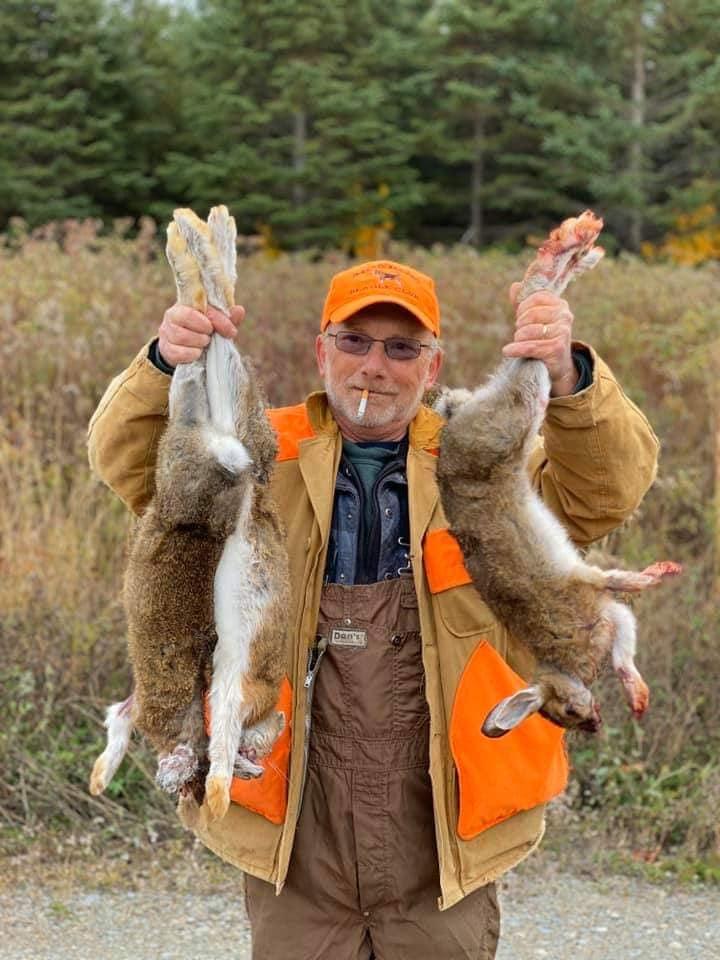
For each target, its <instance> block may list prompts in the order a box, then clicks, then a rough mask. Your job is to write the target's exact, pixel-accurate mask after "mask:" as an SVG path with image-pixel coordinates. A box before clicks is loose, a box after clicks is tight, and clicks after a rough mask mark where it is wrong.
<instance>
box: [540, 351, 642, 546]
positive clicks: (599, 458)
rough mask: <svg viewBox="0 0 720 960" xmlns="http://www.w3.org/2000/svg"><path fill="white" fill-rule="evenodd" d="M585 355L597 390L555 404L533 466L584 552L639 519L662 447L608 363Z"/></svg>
mask: <svg viewBox="0 0 720 960" xmlns="http://www.w3.org/2000/svg"><path fill="white" fill-rule="evenodd" d="M575 346H577V344H576V345H575ZM586 349H588V350H589V352H590V355H591V357H592V362H593V379H592V384H591V385H590V386H589V387H587V388H586V389H585V390H582V391H580V392H579V393H575V394H571V395H570V396H564V397H556V398H553V399H551V400H550V403H549V405H548V409H547V413H546V415H545V423H544V425H543V437H542V441H541V442H540V443H539V444H538V447H537V449H536V450H535V451H534V452H533V454H532V456H531V458H530V462H529V468H530V472H531V476H532V480H533V485H534V486H535V488H536V489H537V490H538V491H539V492H540V493H541V495H542V497H543V500H544V501H545V503H546V504H547V505H548V506H549V507H550V509H551V510H552V511H553V513H555V514H556V515H557V517H558V518H559V519H560V520H561V521H562V523H563V524H564V525H565V527H566V529H567V530H568V533H569V534H570V536H571V537H572V539H573V540H574V541H575V543H577V544H578V545H579V546H584V545H586V544H588V543H591V542H592V541H593V540H597V539H599V538H600V537H603V536H605V534H607V533H609V532H610V531H611V530H613V529H614V528H615V527H617V526H618V525H619V524H620V523H622V521H623V520H625V519H626V518H627V517H629V516H630V515H631V514H632V513H633V511H634V510H635V509H636V508H637V506H638V504H639V503H640V501H641V500H642V498H643V496H644V495H645V493H646V492H647V490H648V488H649V487H650V485H651V484H652V482H653V480H654V479H655V474H656V470H657V457H658V451H659V447H660V445H659V442H658V439H657V437H656V436H655V434H654V432H653V429H652V427H651V426H650V424H649V423H648V421H647V419H646V418H645V417H644V416H643V414H642V413H641V412H640V410H638V408H637V407H636V406H635V404H634V403H632V401H631V400H629V399H628V398H627V397H626V396H625V394H624V393H623V391H622V389H621V387H620V385H619V384H618V382H617V381H616V379H615V377H614V376H613V374H612V371H611V370H610V368H609V367H608V366H607V364H606V363H605V362H604V361H603V360H602V359H601V358H600V357H599V356H598V355H597V354H596V353H595V351H594V350H592V349H591V348H586Z"/></svg>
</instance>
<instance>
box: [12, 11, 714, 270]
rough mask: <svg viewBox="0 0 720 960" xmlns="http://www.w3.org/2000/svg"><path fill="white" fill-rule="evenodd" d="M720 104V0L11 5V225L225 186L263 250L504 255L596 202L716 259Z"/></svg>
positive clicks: (133, 207) (152, 203)
mask: <svg viewBox="0 0 720 960" xmlns="http://www.w3.org/2000/svg"><path fill="white" fill-rule="evenodd" d="M719 104H720V0H545V2H540V0H490V2H482V3H479V2H477V0H475V2H472V0H434V2H429V0H382V2H381V0H354V2H353V3H342V2H338V0H195V2H189V0H188V2H185V3H182V2H175V3H168V2H160V0H115V2H111V0H32V2H29V0H3V2H2V5H0V230H7V229H8V228H12V225H13V223H14V222H15V218H22V220H23V221H25V222H26V223H27V224H28V225H29V226H30V227H31V228H34V227H36V226H38V225H41V224H44V223H47V222H49V221H54V220H63V219H67V218H74V219H84V218H88V217H90V218H96V219H99V220H101V221H102V223H103V224H105V225H110V224H111V223H112V221H116V220H118V219H120V218H130V219H129V221H128V223H129V228H130V229H133V230H134V227H135V225H136V224H137V223H138V222H139V219H140V218H141V217H142V216H148V215H149V216H151V217H153V218H155V219H156V220H158V221H160V222H165V221H166V220H167V219H168V217H169V215H170V213H171V211H172V209H173V208H174V207H176V206H179V205H190V206H194V207H197V208H198V210H200V211H206V210H207V208H208V207H209V206H210V205H212V204H214V203H217V202H224V203H226V204H227V205H228V206H229V208H230V209H231V211H232V212H233V213H234V215H235V216H236V218H237V221H238V227H239V229H240V232H241V233H242V234H243V235H244V236H245V237H246V238H247V242H248V243H249V244H256V245H262V246H263V247H265V248H267V249H270V250H288V251H291V250H303V251H310V252H312V251H321V250H325V249H345V250H347V251H348V252H351V253H355V254H358V255H361V256H362V255H363V253H367V252H370V253H372V251H373V249H374V248H376V247H377V245H378V243H379V242H381V241H382V240H383V238H387V237H390V236H392V238H393V239H396V240H400V241H405V242H408V243H411V244H414V245H427V246H430V245H432V244H436V243H440V244H443V245H452V244H455V243H459V242H462V243H466V244H471V245H474V246H476V247H478V248H485V247H488V246H497V247H501V248H503V249H506V250H509V251H512V250H515V249H520V248H522V247H523V246H524V245H525V243H526V242H527V241H528V240H529V239H530V240H532V239H533V238H534V237H537V236H542V235H543V234H544V232H545V231H546V229H547V228H548V226H550V225H552V224H554V223H556V222H558V221H559V220H561V219H562V218H563V217H565V216H568V215H570V214H572V213H575V212H578V211H579V210H581V209H583V208H584V207H586V206H589V207H592V208H594V209H596V210H597V211H598V212H599V213H601V214H602V216H603V217H604V219H605V222H606V231H605V234H604V242H605V244H606V246H609V248H610V249H611V250H612V249H615V250H622V249H625V250H630V251H633V252H642V253H645V254H652V253H655V254H657V253H662V252H663V251H666V250H668V249H670V248H671V247H672V244H673V242H675V243H677V238H678V236H680V238H681V239H682V236H683V235H684V236H685V237H686V239H687V243H686V244H685V246H686V247H688V246H690V247H694V248H698V245H699V253H698V249H694V252H692V253H690V254H689V255H686V256H685V257H684V259H685V260H686V261H687V260H688V259H690V261H691V262H697V261H698V260H702V259H715V258H718V257H720V214H719V213H718V211H720V150H719V148H720V107H719ZM669 245H670V246H669ZM681 245H682V244H681ZM680 259H683V258H682V257H681V258H680Z"/></svg>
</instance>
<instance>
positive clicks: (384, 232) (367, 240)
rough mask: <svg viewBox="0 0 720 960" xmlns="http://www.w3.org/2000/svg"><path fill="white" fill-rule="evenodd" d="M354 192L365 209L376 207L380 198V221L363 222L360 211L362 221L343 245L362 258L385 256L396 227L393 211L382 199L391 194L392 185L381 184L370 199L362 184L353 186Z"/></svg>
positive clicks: (359, 215) (370, 258) (360, 205)
mask: <svg viewBox="0 0 720 960" xmlns="http://www.w3.org/2000/svg"><path fill="white" fill-rule="evenodd" d="M352 193H353V195H356V196H357V197H358V198H359V200H360V203H359V204H358V206H359V207H361V208H362V207H364V209H365V210H369V209H372V208H375V204H376V203H377V202H378V200H379V201H380V203H381V206H380V209H379V210H378V211H377V218H378V222H376V223H364V222H362V220H363V219H364V216H363V214H362V213H360V212H359V213H358V220H359V221H360V222H358V223H357V224H356V225H355V226H354V227H353V229H352V230H351V231H350V234H349V236H348V237H347V238H346V241H345V243H344V244H343V246H344V247H345V248H346V249H348V250H351V251H352V252H353V253H354V254H355V256H356V257H358V258H359V259H361V260H378V259H380V258H381V257H383V256H385V253H386V251H387V245H388V241H389V240H390V235H391V234H392V231H393V229H394V228H395V218H394V217H393V214H392V211H391V210H388V208H387V207H385V206H384V205H382V201H383V200H385V198H386V197H388V196H389V195H390V187H389V186H388V185H387V183H381V184H379V186H378V188H377V190H376V192H375V195H372V194H371V196H370V199H369V201H368V200H367V199H366V198H365V195H364V191H363V188H362V187H361V186H360V184H356V185H355V186H354V187H353V190H352ZM372 212H373V213H374V212H375V210H374V209H372Z"/></svg>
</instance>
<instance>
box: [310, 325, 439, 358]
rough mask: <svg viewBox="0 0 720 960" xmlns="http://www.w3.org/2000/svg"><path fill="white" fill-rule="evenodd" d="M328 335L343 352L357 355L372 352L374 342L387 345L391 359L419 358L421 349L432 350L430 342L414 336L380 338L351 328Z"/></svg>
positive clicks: (387, 353) (361, 355) (387, 351)
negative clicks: (356, 331) (414, 338)
mask: <svg viewBox="0 0 720 960" xmlns="http://www.w3.org/2000/svg"><path fill="white" fill-rule="evenodd" d="M325 336H326V337H334V338H335V346H336V347H337V348H338V350H342V352H343V353H352V354H354V355H355V356H356V357H364V356H366V354H368V353H369V352H370V347H371V346H372V345H373V344H374V343H381V344H382V345H383V347H385V354H386V356H388V357H389V358H390V359H391V360H417V358H418V357H419V356H420V351H421V350H432V346H431V345H430V344H429V343H421V342H420V341H419V340H413V339H412V337H386V338H385V340H379V339H378V338H377V337H369V336H368V335H367V334H365V333H353V332H352V331H351V330H341V331H340V333H326V334H325Z"/></svg>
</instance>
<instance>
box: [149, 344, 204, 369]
mask: <svg viewBox="0 0 720 960" xmlns="http://www.w3.org/2000/svg"><path fill="white" fill-rule="evenodd" d="M158 347H159V348H160V354H161V355H162V358H163V360H165V362H166V363H169V364H170V366H171V367H177V366H178V364H180V363H192V362H193V361H194V360H199V359H200V356H201V354H202V350H200V349H198V348H197V347H177V346H173V345H172V344H168V346H167V347H165V349H163V344H162V342H161V343H159V344H158Z"/></svg>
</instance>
